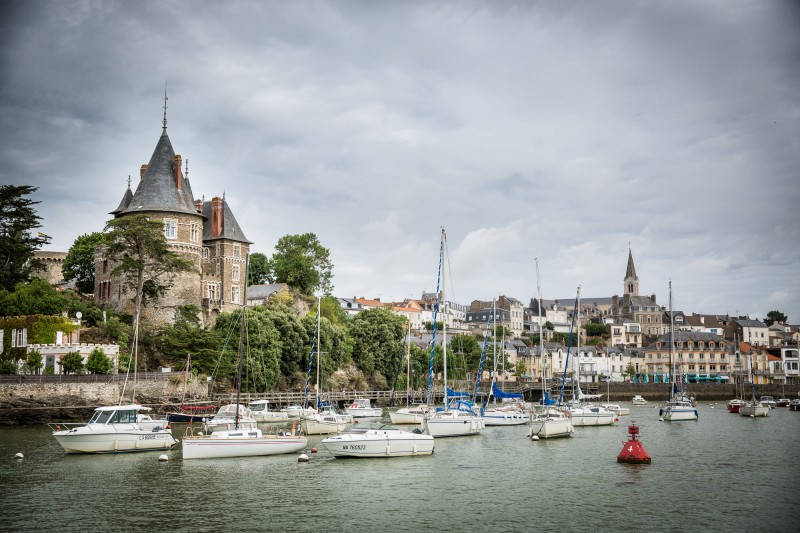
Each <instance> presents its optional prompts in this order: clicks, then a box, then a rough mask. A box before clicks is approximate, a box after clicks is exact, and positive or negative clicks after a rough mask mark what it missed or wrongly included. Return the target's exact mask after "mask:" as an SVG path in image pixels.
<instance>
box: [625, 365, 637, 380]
mask: <svg viewBox="0 0 800 533" xmlns="http://www.w3.org/2000/svg"><path fill="white" fill-rule="evenodd" d="M624 375H625V376H628V379H633V376H635V375H636V367H635V366H633V363H628V366H627V367H626V368H625V374H624Z"/></svg>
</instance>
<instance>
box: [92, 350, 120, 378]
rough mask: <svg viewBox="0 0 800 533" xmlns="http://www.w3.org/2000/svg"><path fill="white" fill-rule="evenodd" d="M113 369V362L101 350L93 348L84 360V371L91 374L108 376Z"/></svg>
mask: <svg viewBox="0 0 800 533" xmlns="http://www.w3.org/2000/svg"><path fill="white" fill-rule="evenodd" d="M113 368H114V362H113V361H112V360H111V359H110V358H109V357H108V356H107V355H106V354H105V352H104V351H103V349H102V348H95V349H94V350H92V352H91V353H90V354H89V358H88V359H87V360H86V370H87V371H89V372H90V373H92V374H108V373H109V372H111V370H112V369H113Z"/></svg>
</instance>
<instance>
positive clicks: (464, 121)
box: [0, 0, 800, 324]
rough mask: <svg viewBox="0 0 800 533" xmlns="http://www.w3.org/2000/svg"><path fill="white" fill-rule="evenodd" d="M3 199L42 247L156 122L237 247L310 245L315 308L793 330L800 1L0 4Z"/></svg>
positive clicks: (118, 187) (112, 179) (143, 145)
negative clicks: (371, 305) (18, 195)
mask: <svg viewBox="0 0 800 533" xmlns="http://www.w3.org/2000/svg"><path fill="white" fill-rule="evenodd" d="M0 10H1V11H2V17H1V20H0V24H2V27H0V43H1V46H2V51H1V53H2V56H1V57H2V59H1V60H0V61H1V68H2V71H0V79H2V82H1V83H2V92H1V93H0V106H2V112H1V113H0V131H2V135H3V138H2V143H1V144H2V145H1V146H0V183H3V184H20V185H21V184H31V185H35V186H38V187H39V190H38V192H37V193H36V195H35V199H36V200H39V201H40V202H41V203H40V204H39V205H38V206H37V208H38V211H39V214H40V215H41V216H42V218H43V228H42V229H43V231H44V232H45V233H47V234H48V235H50V236H52V238H53V239H52V243H51V245H50V246H49V247H48V248H47V249H50V250H62V251H66V250H68V249H69V247H70V246H71V245H72V243H73V241H74V240H75V238H76V237H78V236H79V235H81V234H84V233H91V232H94V231H101V230H102V229H103V226H104V224H105V222H106V220H108V219H109V218H110V215H109V214H108V213H109V212H110V211H112V210H113V209H115V208H116V207H117V205H118V204H119V201H120V199H121V198H122V195H123V193H124V191H125V188H126V185H127V179H128V175H130V176H131V177H132V179H133V188H134V189H135V187H136V182H137V180H138V176H139V166H140V165H141V164H143V163H146V162H147V161H148V160H149V159H150V156H151V155H152V152H153V149H154V148H155V146H156V143H157V141H158V138H159V136H160V134H161V120H162V113H163V109H162V107H163V94H164V84H165V82H167V84H168V87H167V90H168V94H169V102H168V110H167V117H168V121H169V124H168V133H169V136H170V139H171V141H172V144H173V147H174V148H175V151H176V153H179V154H181V155H182V156H183V157H184V160H185V159H187V158H188V159H189V178H190V181H191V182H192V189H193V191H194V193H195V195H196V196H198V197H201V196H205V198H206V199H210V198H211V197H213V196H219V195H222V194H223V193H225V195H226V198H227V201H228V203H229V204H230V206H231V208H232V209H233V212H234V214H235V216H236V218H237V219H238V221H239V224H240V225H241V227H242V229H243V230H244V232H245V235H246V236H247V237H248V238H249V239H250V240H251V241H254V242H255V244H254V246H253V251H258V252H263V253H266V254H267V255H271V254H272V252H273V246H274V245H275V243H276V242H277V240H278V239H279V238H280V237H281V236H283V235H286V234H299V233H305V232H313V233H315V234H317V236H318V237H319V239H320V241H321V242H322V244H323V245H324V246H325V247H327V248H329V249H330V251H331V256H332V260H333V263H334V279H333V282H334V285H335V291H334V292H335V294H336V295H338V296H346V297H352V296H365V297H371V298H376V297H379V298H381V299H382V300H384V301H385V300H400V299H403V298H407V297H414V298H418V297H419V296H420V295H421V293H422V291H423V290H429V291H432V290H434V289H435V287H436V274H437V266H438V263H437V262H438V245H439V233H440V229H439V228H440V227H444V228H445V229H446V231H447V236H448V248H449V252H450V256H449V257H450V274H449V277H450V279H449V281H448V283H447V295H448V299H450V298H452V299H454V300H456V301H459V302H462V303H469V302H470V301H471V300H473V299H491V298H492V297H496V296H497V295H499V294H506V295H508V296H513V297H515V298H518V299H520V300H522V301H523V302H525V303H526V304H527V302H528V301H529V299H530V298H531V297H532V296H534V295H535V291H536V279H535V278H536V275H535V266H534V258H538V259H539V266H540V272H541V283H542V293H543V296H544V298H547V299H550V298H561V299H565V300H571V299H572V298H574V296H575V291H576V288H577V286H578V285H581V286H582V292H583V295H584V296H585V297H586V298H588V299H591V298H592V297H608V296H611V295H612V294H620V295H621V294H622V290H623V285H622V280H623V277H624V275H625V267H626V261H627V255H628V247H629V246H630V247H631V249H632V251H633V257H634V260H635V263H636V271H637V274H638V275H639V279H640V288H641V293H642V294H647V295H649V294H651V293H655V294H656V295H657V300H658V302H659V303H663V304H666V302H667V291H668V283H669V280H672V282H673V292H674V301H675V305H674V306H675V309H676V310H682V311H684V312H697V313H717V314H724V313H730V314H749V315H750V316H751V317H758V318H763V317H764V315H765V314H766V313H767V312H768V311H770V310H773V309H777V310H780V311H782V312H784V313H786V314H788V315H789V318H790V322H792V323H795V324H797V323H800V282H798V271H800V268H799V265H800V215H799V214H798V208H799V207H800V193H798V190H800V189H799V188H798V185H799V184H800V179H799V178H800V176H799V174H800V7H799V4H798V3H797V2H790V1H785V2H784V1H769V0H752V1H744V0H718V1H710V0H709V1H705V0H686V1H680V0H677V1H669V2H654V1H642V2H635V1H619V2H616V1H582V2H577V1H576V2H569V1H561V2H555V1H551V2H533V1H530V2H513V1H503V2H490V1H485V2H468V1H457V2H456V1H454V2H436V1H427V2H409V1H404V2H400V1H395V2H388V1H387V2H380V1H353V2H348V1H336V2H333V1H330V2H326V1H320V2H313V1H297V2H262V1H259V2H243V1H238V2H237V1H233V2H216V1H195V2H174V1H158V2H155V1H153V2H121V1H120V2H113V1H83V2H78V1H67V0H60V1H35V0H34V1H30V0H26V1H24V2H22V1H8V0H6V1H4V2H2V4H1V5H0Z"/></svg>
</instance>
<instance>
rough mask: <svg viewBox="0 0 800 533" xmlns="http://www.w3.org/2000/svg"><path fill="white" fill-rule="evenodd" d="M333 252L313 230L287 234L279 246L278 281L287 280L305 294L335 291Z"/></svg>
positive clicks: (276, 260) (274, 259)
mask: <svg viewBox="0 0 800 533" xmlns="http://www.w3.org/2000/svg"><path fill="white" fill-rule="evenodd" d="M332 270H333V263H331V260H330V252H329V251H328V249H327V248H325V247H323V246H322V245H321V244H320V242H319V239H318V238H317V236H316V235H315V234H313V233H304V234H302V235H284V236H283V237H281V238H280V239H279V240H278V244H277V245H276V246H275V254H274V255H273V256H272V271H273V272H274V279H275V281H276V282H277V283H286V284H288V285H289V286H290V287H293V288H295V289H297V290H298V291H299V292H301V293H302V294H306V295H311V294H314V292H315V291H317V290H321V291H322V292H323V293H325V294H330V293H331V292H332V291H333V284H332V283H331V279H332V277H333V275H332V273H331V271H332Z"/></svg>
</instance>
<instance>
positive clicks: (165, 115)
mask: <svg viewBox="0 0 800 533" xmlns="http://www.w3.org/2000/svg"><path fill="white" fill-rule="evenodd" d="M167 100H169V98H167V82H164V122H163V123H162V124H163V125H164V126H163V128H164V133H166V132H167Z"/></svg>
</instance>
